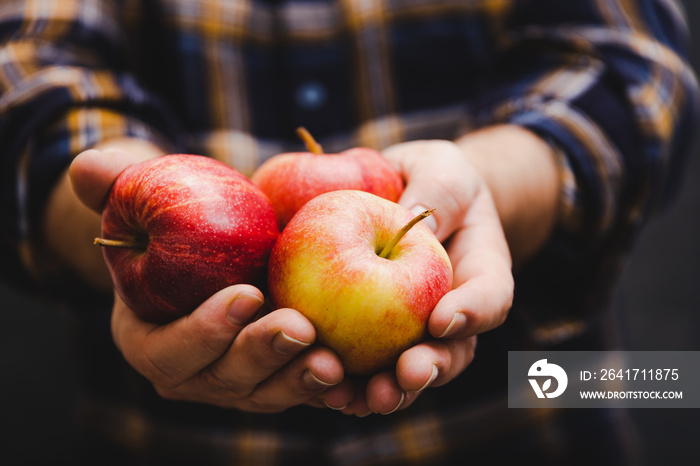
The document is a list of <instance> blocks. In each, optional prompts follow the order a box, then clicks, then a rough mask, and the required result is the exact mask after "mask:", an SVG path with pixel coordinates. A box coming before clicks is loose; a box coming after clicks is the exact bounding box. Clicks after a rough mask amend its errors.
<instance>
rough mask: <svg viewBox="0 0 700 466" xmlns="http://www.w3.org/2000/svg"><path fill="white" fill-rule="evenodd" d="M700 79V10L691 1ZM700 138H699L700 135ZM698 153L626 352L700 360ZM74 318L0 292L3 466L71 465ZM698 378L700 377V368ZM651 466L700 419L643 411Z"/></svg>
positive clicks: (648, 243)
mask: <svg viewBox="0 0 700 466" xmlns="http://www.w3.org/2000/svg"><path fill="white" fill-rule="evenodd" d="M683 3H684V4H685V6H686V10H687V12H688V16H689V18H690V23H691V34H692V36H693V51H692V60H693V64H694V66H695V68H696V69H698V70H700V30H697V28H698V27H700V1H698V0H686V1H684V2H683ZM698 130H699V131H700V128H698ZM698 180H700V149H699V150H696V153H695V154H693V157H692V158H691V160H690V161H689V164H688V167H687V171H686V173H685V178H684V184H683V187H682V189H681V191H680V194H679V197H678V198H677V199H676V201H675V203H674V204H673V205H672V206H671V208H670V209H668V210H667V211H666V212H665V213H663V214H662V215H661V216H660V217H657V218H656V219H655V220H654V221H653V222H652V223H650V224H649V226H648V227H647V229H646V230H645V232H644V234H643V235H642V237H641V238H640V240H639V243H638V244H637V247H636V251H635V253H634V255H633V257H632V259H631V261H630V263H629V265H628V267H627V269H626V272H625V274H624V277H623V280H622V285H621V289H620V301H621V302H622V303H623V309H624V312H623V318H624V320H625V322H626V326H625V334H624V340H625V344H626V347H627V349H629V350H651V351H670V350H678V351H691V350H692V351H700V336H699V335H698V334H699V333H700V182H698ZM69 324H70V315H69V314H67V313H63V312H61V311H56V310H48V309H45V308H43V307H39V306H36V305H35V304H33V303H32V302H31V301H30V300H28V299H27V298H25V297H22V296H19V295H18V294H16V293H15V292H13V291H12V290H9V289H8V288H7V287H6V286H4V284H2V283H0V464H8V466H9V465H14V464H32V465H33V464H49V463H57V462H60V461H61V460H68V461H70V459H71V458H73V455H72V451H73V449H74V445H75V443H74V442H75V440H74V438H75V436H74V431H73V430H72V428H71V426H70V423H69V422H68V420H69V419H70V418H71V416H72V407H73V403H74V401H75V397H76V396H77V395H76V386H77V377H78V375H77V373H76V368H75V366H74V365H73V364H72V362H71V349H70V340H69V336H68V328H69ZM699 370H700V368H699ZM630 414H631V416H632V419H633V421H634V422H635V424H636V425H637V428H638V431H639V435H640V440H641V446H642V448H643V449H644V452H643V457H644V458H646V460H647V461H646V463H647V464H649V465H656V464H700V441H698V436H697V433H698V432H700V411H698V410H695V409H636V410H631V413H630Z"/></svg>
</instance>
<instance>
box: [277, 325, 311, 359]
mask: <svg viewBox="0 0 700 466" xmlns="http://www.w3.org/2000/svg"><path fill="white" fill-rule="evenodd" d="M309 345H310V343H307V342H305V341H301V340H297V339H296V338H292V337H290V336H289V335H287V334H286V333H284V330H280V331H279V332H277V335H275V338H273V339H272V349H274V350H275V351H277V352H278V353H280V354H283V355H285V356H287V355H290V354H296V353H298V352H299V351H301V350H303V349H304V348H307V347H308V346H309Z"/></svg>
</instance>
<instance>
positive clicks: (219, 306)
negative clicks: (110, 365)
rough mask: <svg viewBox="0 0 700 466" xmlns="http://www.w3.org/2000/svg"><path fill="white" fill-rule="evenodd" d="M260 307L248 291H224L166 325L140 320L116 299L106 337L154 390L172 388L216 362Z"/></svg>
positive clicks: (244, 288)
mask: <svg viewBox="0 0 700 466" xmlns="http://www.w3.org/2000/svg"><path fill="white" fill-rule="evenodd" d="M262 305H263V296H262V293H261V292H260V291H259V290H258V289H257V288H255V287H253V286H250V285H233V286H230V287H228V288H225V289H223V290H221V291H219V292H218V293H216V294H215V295H213V296H212V297H211V298H209V299H208V300H207V301H205V302H204V303H203V304H202V305H200V306H199V307H198V308H197V309H195V310H194V311H193V312H192V313H191V314H189V315H187V316H184V317H181V318H180V319H178V320H176V321H174V322H171V323H169V324H167V325H163V326H158V325H155V324H150V323H147V322H144V321H142V320H140V319H139V318H138V317H137V316H136V315H135V314H134V312H133V311H132V310H131V309H129V308H128V307H126V305H125V304H124V303H123V301H122V300H121V299H120V298H119V297H118V296H116V298H115V306H114V312H113V313H112V334H113V338H114V341H115V344H116V345H117V347H118V348H119V349H120V350H121V352H122V354H123V355H124V358H125V359H126V360H127V361H128V362H129V363H130V364H131V365H132V366H133V367H134V368H135V369H136V370H138V371H139V372H140V373H141V374H142V375H144V376H145V377H146V378H148V379H149V380H150V381H151V382H152V383H154V384H155V385H159V386H162V387H172V386H177V385H179V384H180V383H182V382H183V381H184V380H186V379H188V378H190V377H192V376H193V375H195V374H197V373H198V372H200V371H201V370H202V369H203V368H204V367H206V366H208V365H209V364H211V363H212V362H213V361H215V360H217V359H218V358H220V357H221V356H222V355H223V354H224V353H225V352H226V351H227V350H228V349H229V347H230V346H231V344H232V342H233V341H234V339H235V338H236V336H237V335H238V334H239V332H240V331H241V329H242V328H243V327H244V326H245V324H246V322H248V321H249V320H250V319H251V318H253V316H254V315H255V313H256V312H257V311H258V309H260V307H261V306H262Z"/></svg>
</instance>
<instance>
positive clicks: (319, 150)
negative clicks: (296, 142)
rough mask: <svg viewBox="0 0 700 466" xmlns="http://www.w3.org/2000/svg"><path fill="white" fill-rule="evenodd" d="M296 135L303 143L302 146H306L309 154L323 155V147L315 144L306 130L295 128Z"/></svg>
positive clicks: (301, 127)
mask: <svg viewBox="0 0 700 466" xmlns="http://www.w3.org/2000/svg"><path fill="white" fill-rule="evenodd" d="M297 135H298V136H299V137H300V138H301V140H302V141H304V144H306V148H307V149H308V151H309V152H311V153H312V154H316V155H321V154H323V147H321V144H319V143H317V142H316V140H315V139H314V137H313V136H311V133H309V131H308V130H307V129H306V128H304V127H303V126H300V127H299V128H297Z"/></svg>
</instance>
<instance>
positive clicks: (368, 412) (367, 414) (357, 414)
mask: <svg viewBox="0 0 700 466" xmlns="http://www.w3.org/2000/svg"><path fill="white" fill-rule="evenodd" d="M370 414H372V411H367V412H366V413H356V414H355V417H359V418H360V419H362V418H365V417H367V416H369V415H370Z"/></svg>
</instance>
